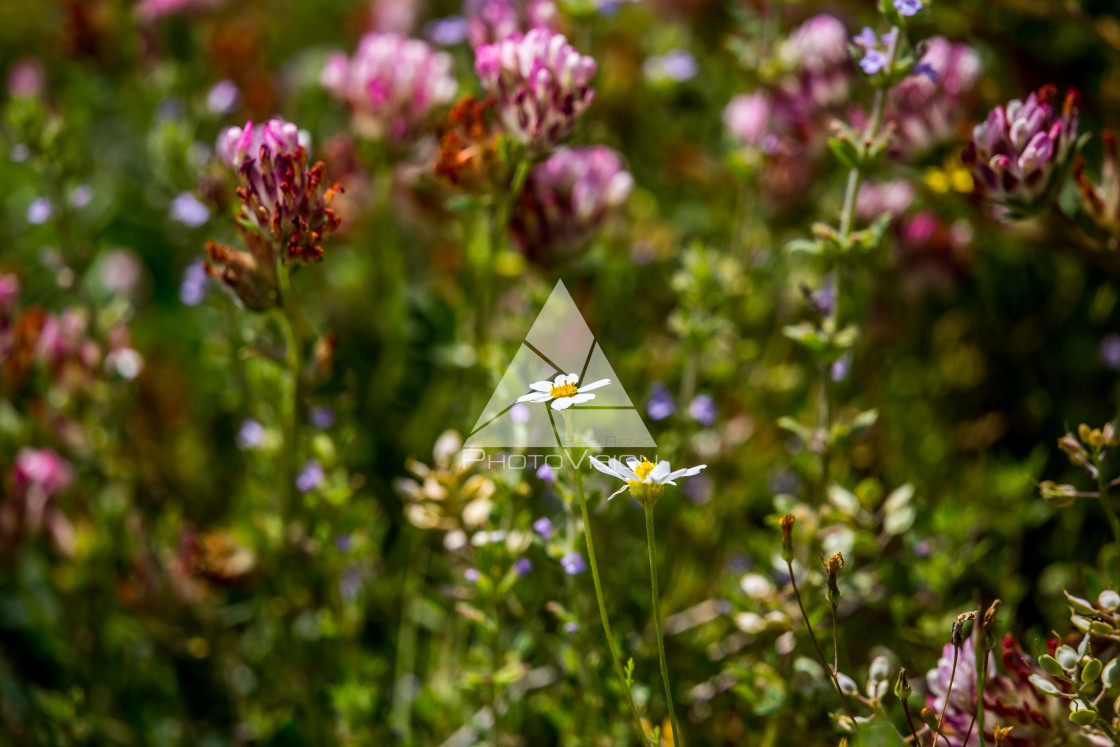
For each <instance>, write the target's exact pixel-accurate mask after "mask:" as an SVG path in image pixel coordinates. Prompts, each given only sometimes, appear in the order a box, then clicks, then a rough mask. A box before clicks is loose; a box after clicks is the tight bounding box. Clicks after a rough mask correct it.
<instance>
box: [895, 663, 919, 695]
mask: <svg viewBox="0 0 1120 747" xmlns="http://www.w3.org/2000/svg"><path fill="white" fill-rule="evenodd" d="M913 694H914V688H912V687H910V680H909V679H907V677H906V668H905V667H899V668H898V679H896V680H895V682H894V696H895V697H896V698H898V699H899V700H909V699H910V696H911V695H913Z"/></svg>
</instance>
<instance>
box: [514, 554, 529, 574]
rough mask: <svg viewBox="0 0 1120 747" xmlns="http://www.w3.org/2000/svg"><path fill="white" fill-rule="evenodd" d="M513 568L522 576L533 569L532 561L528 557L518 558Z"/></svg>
mask: <svg viewBox="0 0 1120 747" xmlns="http://www.w3.org/2000/svg"><path fill="white" fill-rule="evenodd" d="M513 568H514V570H516V571H517V575H518V576H524V575H527V574H528V573H529V571H531V570H533V563H532V561H530V560H529V559H528V558H518V559H517V562H516V563H514V564H513Z"/></svg>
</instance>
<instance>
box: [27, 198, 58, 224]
mask: <svg viewBox="0 0 1120 747" xmlns="http://www.w3.org/2000/svg"><path fill="white" fill-rule="evenodd" d="M53 213H54V205H52V204H51V201H50V200H48V199H47V198H46V197H36V198H35V199H34V200H32V201H31V204H30V205H28V206H27V222H28V223H30V224H31V225H33V226H39V225H42V224H44V223H46V222H47V221H48V220H50V219H51V215H52V214H53Z"/></svg>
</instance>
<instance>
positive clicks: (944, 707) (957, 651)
mask: <svg viewBox="0 0 1120 747" xmlns="http://www.w3.org/2000/svg"><path fill="white" fill-rule="evenodd" d="M960 652H961V650H960V649H959V648H957V647H956V646H954V647H953V671H951V672H950V673H949V689H948V690H947V691H946V692H945V703H944V704H943V705H942V706H941V715H940V716H938V717H937V730H936V731H934V733H933V743H934V744H935V745H936V744H937V738H938V737H939V736H940V737H943V738H945V736H944V735H943V734H942V733H941V722H942V720H943V719H944V718H945V711H947V710H949V696H951V695H952V694H953V680H955V679H956V678H957V657H958V656H959V655H960ZM945 743H946V744H949V740H948V738H945Z"/></svg>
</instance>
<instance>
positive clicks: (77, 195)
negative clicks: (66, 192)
mask: <svg viewBox="0 0 1120 747" xmlns="http://www.w3.org/2000/svg"><path fill="white" fill-rule="evenodd" d="M92 200H93V189H91V188H90V186H89V185H88V184H79V185H78V186H76V187H74V189H73V190H71V191H70V206H71V207H74V208H77V209H78V210H81V209H82V208H84V207H85V206H86V205H89V203H90V202H91V201H92Z"/></svg>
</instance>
